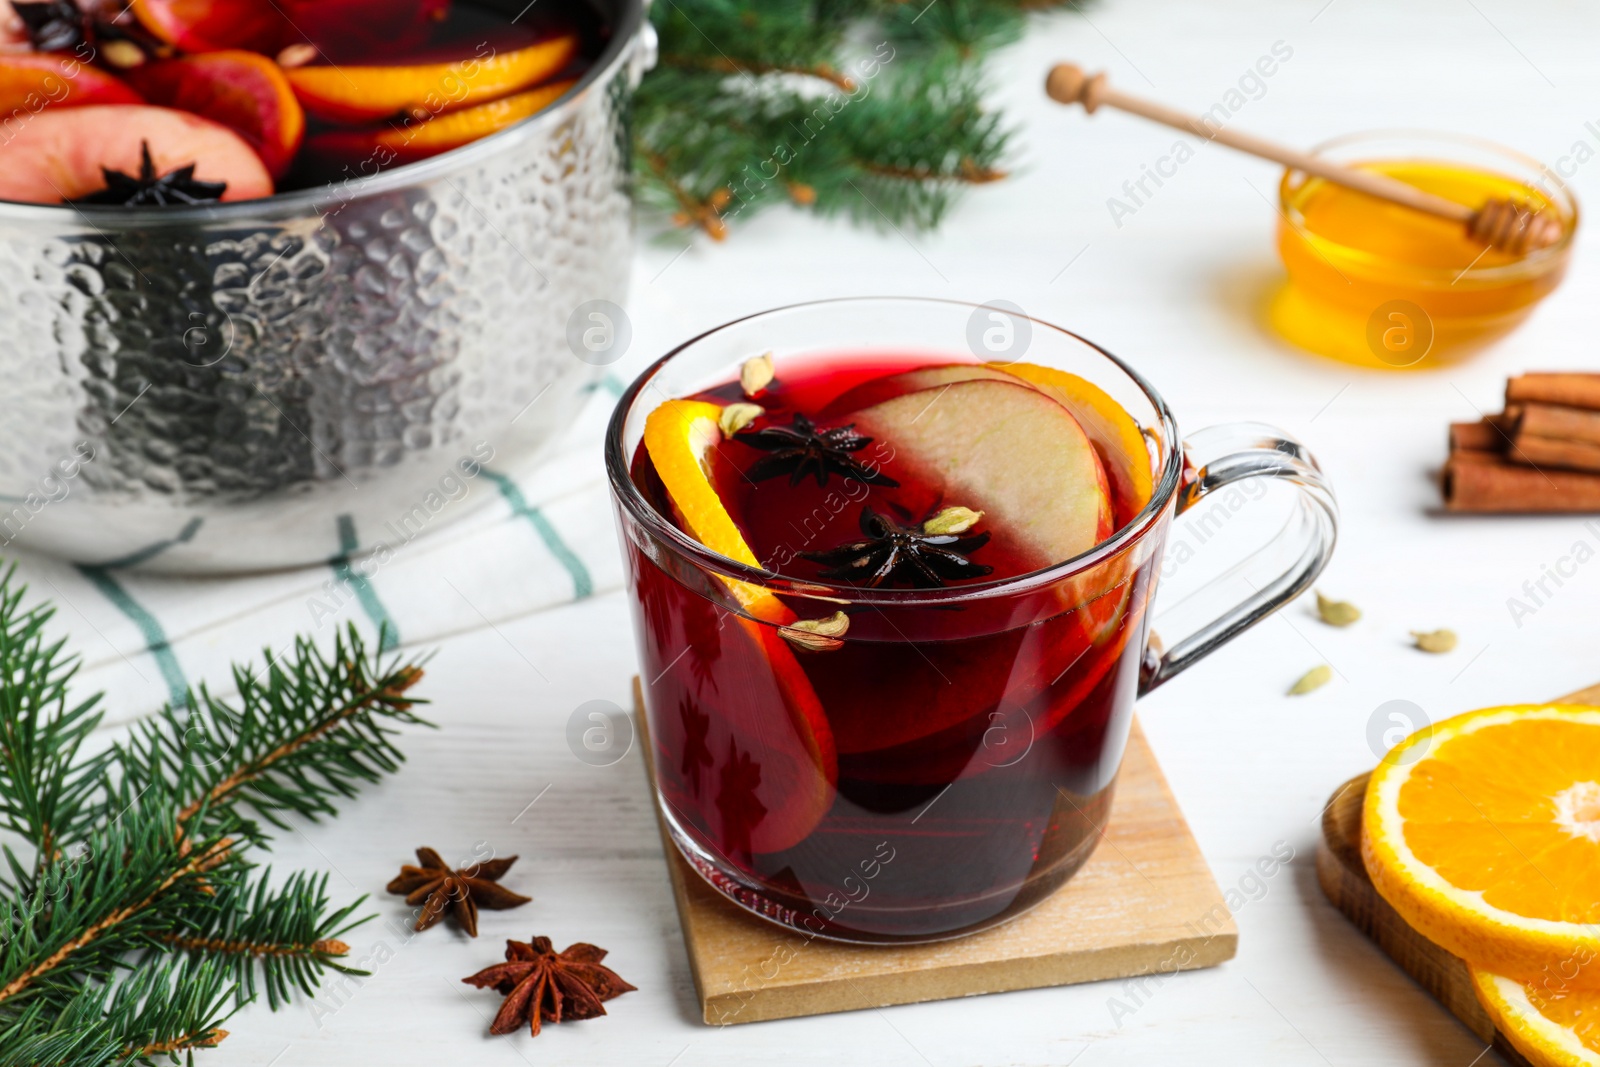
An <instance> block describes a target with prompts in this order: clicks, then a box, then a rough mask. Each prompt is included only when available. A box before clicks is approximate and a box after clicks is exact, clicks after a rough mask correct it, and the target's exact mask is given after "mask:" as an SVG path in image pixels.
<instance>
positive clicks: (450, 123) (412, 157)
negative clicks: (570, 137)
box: [308, 81, 573, 173]
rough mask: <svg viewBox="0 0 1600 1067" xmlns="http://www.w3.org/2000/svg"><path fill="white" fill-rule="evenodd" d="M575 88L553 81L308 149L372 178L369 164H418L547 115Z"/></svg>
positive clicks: (341, 133)
mask: <svg viewBox="0 0 1600 1067" xmlns="http://www.w3.org/2000/svg"><path fill="white" fill-rule="evenodd" d="M572 86H573V83H572V82H571V81H562V82H552V83H551V84H549V85H544V86H540V87H539V88H537V89H530V90H528V91H527V92H525V93H517V94H516V95H514V96H508V97H505V98H504V99H502V100H491V101H490V102H489V103H487V104H479V105H478V106H477V107H469V108H466V109H464V110H462V111H452V112H450V113H448V114H445V115H440V116H439V117H438V118H432V119H427V120H425V121H423V122H417V123H412V124H410V125H401V126H373V127H368V128H366V129H360V130H331V131H329V132H328V133H323V134H318V135H317V136H315V137H313V138H311V140H310V142H309V145H308V146H309V148H310V150H311V152H312V153H313V154H314V155H316V156H317V157H319V158H321V159H323V160H327V161H331V162H335V163H340V162H342V163H345V164H359V165H360V166H361V170H362V173H371V171H372V169H374V168H372V167H369V166H368V164H367V163H366V161H369V160H370V161H371V162H372V163H373V164H376V168H375V169H382V168H383V167H387V166H394V165H396V164H401V163H412V162H415V161H416V160H419V159H426V158H428V157H429V156H436V155H438V154H439V153H440V152H448V151H450V150H451V149H452V148H460V147H461V146H462V145H464V144H470V143H471V142H473V141H476V140H477V139H478V138H480V137H487V136H488V135H489V134H491V133H498V132H500V131H501V130H503V129H505V128H506V127H507V126H510V125H513V124H514V123H518V122H521V121H522V120H523V119H526V118H530V117H532V116H533V115H536V114H538V113H539V112H540V111H543V110H544V109H545V108H546V107H548V106H549V105H550V104H553V103H554V102H555V101H556V100H557V99H558V98H559V97H560V96H561V95H562V94H563V93H565V92H566V91H567V90H568V89H570V88H572Z"/></svg>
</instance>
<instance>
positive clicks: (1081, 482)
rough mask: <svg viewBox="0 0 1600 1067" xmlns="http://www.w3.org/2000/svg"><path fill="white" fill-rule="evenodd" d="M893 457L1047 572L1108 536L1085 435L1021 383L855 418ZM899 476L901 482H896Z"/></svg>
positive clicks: (928, 395) (985, 383)
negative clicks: (979, 515)
mask: <svg viewBox="0 0 1600 1067" xmlns="http://www.w3.org/2000/svg"><path fill="white" fill-rule="evenodd" d="M853 419H854V421H855V426H856V430H857V432H858V433H862V434H865V435H867V436H868V437H872V438H875V439H878V440H881V441H885V442H887V443H888V444H889V446H890V447H892V448H893V449H894V460H893V462H892V464H891V467H893V468H898V469H904V470H906V471H908V472H910V473H911V475H912V476H913V477H915V478H916V479H918V480H919V481H925V482H927V483H928V484H933V485H939V486H942V487H943V490H944V499H945V500H946V501H947V502H948V503H951V504H960V505H961V506H963V507H969V508H975V509H977V510H980V511H983V512H984V513H985V515H986V518H985V520H984V528H985V529H987V530H991V531H994V532H995V535H996V536H997V537H1004V538H1006V540H1007V542H1008V543H1009V544H1011V545H1013V546H1015V547H1016V548H1017V549H1018V550H1019V551H1021V552H1022V553H1024V554H1025V555H1027V556H1029V557H1031V558H1032V561H1033V563H1034V565H1035V566H1037V567H1048V566H1051V565H1053V564H1057V563H1062V562H1064V561H1066V560H1069V559H1072V558H1073V557H1075V556H1078V555H1081V554H1082V553H1084V552H1087V551H1088V550H1089V549H1091V548H1093V547H1094V546H1095V545H1097V544H1099V543H1100V542H1101V541H1103V540H1105V538H1107V537H1109V536H1110V535H1111V531H1112V528H1113V527H1112V507H1111V494H1110V490H1109V486H1108V483H1107V480H1106V472H1105V468H1104V466H1102V465H1101V462H1100V457H1099V455H1098V454H1097V453H1096V452H1095V449H1094V446H1093V445H1092V444H1091V443H1090V441H1089V438H1088V436H1087V435H1086V434H1085V433H1084V432H1083V428H1082V427H1081V426H1079V425H1078V422H1077V420H1076V419H1074V418H1073V417H1072V415H1071V414H1070V413H1069V412H1068V411H1067V410H1066V409H1065V408H1063V407H1062V406H1061V405H1060V404H1058V403H1056V402H1055V401H1054V400H1052V399H1050V398H1049V397H1047V396H1045V395H1044V394H1043V393H1040V392H1038V391H1037V390H1034V389H1032V388H1030V387H1029V386H1026V385H1023V384H1021V383H1013V382H1004V381H992V380H981V379H980V380H967V381H958V382H955V383H953V384H949V385H941V386H938V387H936V388H931V389H923V390H920V391H918V392H913V393H906V394H903V395H901V396H898V397H896V398H894V399H893V400H888V401H885V402H883V403H881V404H877V405H874V406H872V407H868V408H863V409H862V410H860V411H858V412H856V413H855V415H854V416H853ZM897 477H898V475H897Z"/></svg>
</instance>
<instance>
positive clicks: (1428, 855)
mask: <svg viewBox="0 0 1600 1067" xmlns="http://www.w3.org/2000/svg"><path fill="white" fill-rule="evenodd" d="M1361 852H1362V858H1363V859H1364V860H1365V863H1366V868H1367V873H1368V874H1370V875H1371V876H1372V881H1373V884H1374V885H1375V886H1376V887H1377V890H1378V892H1379V893H1380V894H1382V896H1383V898H1384V899H1385V900H1387V901H1388V902H1389V903H1390V904H1392V905H1393V906H1394V908H1395V910H1396V911H1398V912H1399V913H1400V915H1401V916H1402V917H1403V918H1404V919H1405V920H1406V921H1407V922H1408V923H1410V924H1411V925H1412V926H1413V927H1415V928H1416V929H1417V930H1418V931H1420V932H1421V933H1423V934H1424V935H1426V936H1427V937H1428V938H1430V939H1431V940H1433V941H1434V942H1435V943H1437V944H1439V945H1441V946H1443V947H1444V948H1446V949H1448V950H1449V951H1451V952H1453V953H1455V954H1456V955H1457V956H1461V957H1462V958H1464V959H1466V960H1468V961H1470V962H1472V963H1474V964H1476V965H1477V966H1479V967H1482V968H1484V969H1485V970H1487V971H1489V972H1491V973H1493V974H1497V975H1503V976H1505V977H1507V978H1510V979H1514V980H1516V981H1521V982H1540V981H1543V980H1544V979H1545V978H1546V977H1548V974H1549V971H1550V968H1551V967H1553V966H1559V965H1560V964H1561V962H1562V961H1570V960H1586V961H1588V960H1594V959H1596V958H1597V957H1600V708H1595V707H1580V706H1577V705H1570V704H1551V705H1523V706H1515V707H1503V708H1487V709H1484V710H1482V711H1472V712H1468V713H1466V714H1465V715H1458V716H1456V717H1455V718H1452V719H1447V720H1446V721H1444V722H1442V723H1439V724H1438V725H1436V726H1433V727H1431V728H1424V729H1422V730H1419V731H1418V732H1417V733H1415V734H1413V735H1412V736H1411V737H1409V738H1407V739H1406V740H1405V741H1403V742H1401V743H1400V744H1399V745H1397V746H1395V748H1394V749H1393V750H1392V751H1390V753H1389V754H1388V755H1387V756H1386V757H1384V760H1383V762H1382V763H1381V764H1379V766H1378V769H1377V770H1376V771H1374V772H1373V774H1372V779H1371V782H1370V784H1369V785H1368V787H1367V796H1366V804H1365V808H1364V813H1363V821H1362V828H1361ZM1564 982H1565V984H1566V986H1567V987H1568V988H1600V966H1589V967H1581V968H1578V969H1577V973H1576V974H1574V975H1573V976H1572V977H1571V978H1570V979H1564Z"/></svg>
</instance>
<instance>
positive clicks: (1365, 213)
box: [1268, 133, 1578, 368]
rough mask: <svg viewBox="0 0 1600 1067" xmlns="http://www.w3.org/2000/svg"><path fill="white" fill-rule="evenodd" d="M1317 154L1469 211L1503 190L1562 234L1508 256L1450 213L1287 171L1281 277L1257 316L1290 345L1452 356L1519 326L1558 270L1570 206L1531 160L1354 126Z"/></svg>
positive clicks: (1573, 218) (1408, 362) (1383, 361)
mask: <svg viewBox="0 0 1600 1067" xmlns="http://www.w3.org/2000/svg"><path fill="white" fill-rule="evenodd" d="M1316 151H1317V153H1318V154H1320V155H1326V156H1329V157H1331V158H1334V159H1336V160H1338V161H1339V162H1341V163H1344V164H1346V165H1350V166H1356V167H1360V168H1363V169H1367V170H1373V171H1377V172H1380V173H1383V174H1386V175H1388V176H1390V177H1393V178H1398V179H1399V180H1401V181H1403V182H1406V183H1407V184H1409V185H1414V186H1416V187H1418V188H1420V189H1423V190H1426V191H1427V192H1430V193H1434V194H1436V195H1438V196H1442V197H1445V198H1446V199H1449V200H1454V201H1456V202H1457V203H1462V204H1467V205H1469V206H1472V207H1479V206H1481V205H1482V204H1484V203H1485V202H1487V201H1488V200H1490V199H1509V200H1512V201H1514V202H1516V203H1520V204H1525V205H1527V206H1529V207H1533V208H1537V209H1538V210H1540V211H1548V212H1554V213H1555V214H1556V216H1557V217H1558V218H1560V219H1561V221H1562V227H1563V233H1562V237H1561V240H1560V241H1558V242H1557V243H1556V244H1554V245H1552V246H1551V247H1549V248H1544V249H1539V250H1537V251H1535V252H1532V253H1529V254H1527V255H1523V256H1516V255H1511V254H1509V253H1506V252H1502V251H1499V250H1496V249H1494V248H1488V247H1486V246H1485V245H1484V244H1483V243H1482V242H1480V241H1478V240H1476V239H1474V238H1472V237H1470V236H1469V235H1468V234H1467V232H1466V229H1465V227H1463V226H1462V225H1461V224H1460V223H1457V222H1452V221H1450V220H1447V219H1441V218H1436V217H1434V216H1432V215H1426V214H1423V213H1422V212H1419V211H1414V210H1411V209H1409V208H1405V207H1401V206H1399V205H1397V204H1391V203H1388V202H1387V201H1383V200H1378V199H1376V198H1374V197H1370V196H1367V195H1365V194H1363V193H1358V192H1355V191H1353V190H1350V189H1345V188H1343V187H1341V186H1338V185H1335V184H1333V183H1332V182H1329V181H1326V180H1325V179H1322V178H1318V177H1314V176H1311V175H1307V174H1305V173H1303V172H1300V171H1295V170H1291V171H1288V172H1287V173H1285V174H1284V176H1283V179H1282V181H1281V183H1280V185H1279V199H1280V207H1281V212H1280V217H1279V223H1278V252H1279V254H1280V255H1281V256H1282V258H1283V263H1284V266H1285V268H1287V270H1288V280H1287V282H1286V283H1285V284H1284V285H1283V286H1282V287H1281V289H1280V290H1279V291H1278V293H1277V294H1276V295H1275V296H1274V298H1273V300H1272V303H1271V306H1270V308H1269V312H1268V317H1269V320H1270V323H1271V326H1272V327H1273V329H1274V330H1275V331H1276V332H1277V333H1278V334H1279V335H1280V336H1282V337H1284V338H1286V339H1287V340H1289V341H1291V342H1293V343H1294V344H1296V345H1297V346H1299V347H1301V348H1304V349H1306V350H1308V351H1311V352H1315V353H1318V354H1320V355H1324V356H1329V357H1332V358H1335V359H1340V360H1345V361H1347V362H1351V363H1357V364H1361V365H1365V366H1372V367H1384V368H1427V367H1429V366H1439V365H1444V364H1447V363H1452V362H1455V361H1458V360H1460V359H1462V358H1464V357H1466V356H1468V355H1470V354H1471V353H1472V352H1474V351H1476V350H1477V349H1478V348H1480V347H1482V346H1483V345H1484V344H1487V343H1488V342H1490V341H1493V340H1494V339H1496V338H1498V337H1500V336H1502V335H1504V334H1505V333H1506V332H1507V331H1508V330H1510V329H1512V328H1513V327H1515V326H1516V325H1517V324H1519V323H1520V322H1521V321H1522V320H1523V319H1524V318H1526V317H1527V315H1528V314H1529V313H1530V312H1531V311H1532V310H1533V308H1534V307H1535V306H1536V305H1537V304H1538V303H1539V301H1540V300H1542V299H1543V298H1544V297H1545V296H1546V295H1547V294H1549V293H1550V291H1551V290H1553V289H1554V288H1555V287H1556V286H1557V285H1558V284H1560V281H1561V278H1562V276H1563V275H1564V274H1565V273H1566V268H1567V260H1568V257H1569V253H1570V250H1571V245H1572V235H1573V233H1574V231H1575V230H1576V228H1577V224H1578V206H1577V202H1576V200H1575V199H1574V198H1573V197H1572V195H1571V193H1570V191H1568V190H1567V189H1566V188H1565V186H1564V185H1562V184H1561V183H1560V179H1559V178H1558V177H1556V175H1555V174H1554V173H1553V172H1551V171H1550V170H1549V169H1548V168H1545V167H1543V166H1541V165H1540V164H1539V163H1537V162H1536V161H1534V160H1532V159H1529V158H1527V157H1525V156H1522V155H1519V154H1517V153H1515V152H1512V151H1510V150H1508V149H1505V148H1501V147H1500V146H1498V145H1494V144H1491V143H1489V142H1486V141H1479V140H1475V139H1471V138H1458V137H1452V136H1449V135H1443V134H1420V133H1381V134H1356V135H1352V136H1349V137H1344V138H1340V139H1338V140H1336V141H1331V142H1328V143H1327V144H1325V145H1322V146H1320V147H1319V148H1317V149H1316Z"/></svg>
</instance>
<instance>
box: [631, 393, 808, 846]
mask: <svg viewBox="0 0 1600 1067" xmlns="http://www.w3.org/2000/svg"><path fill="white" fill-rule="evenodd" d="M721 414H722V409H721V408H720V407H718V406H717V405H716V404H708V403H705V402H703V401H699V400H669V401H667V402H666V403H664V404H662V405H661V406H660V407H658V408H656V409H655V410H654V411H652V412H651V413H650V415H649V416H648V417H647V418H646V419H645V424H644V447H645V451H646V452H647V453H648V454H649V456H650V462H651V464H652V465H653V466H654V467H655V469H656V474H657V475H658V476H659V477H660V478H661V484H662V485H663V486H664V487H665V488H666V490H667V496H668V497H669V498H670V501H671V504H672V509H673V511H674V512H675V513H676V518H677V520H678V522H679V524H680V525H681V526H682V527H683V529H684V530H686V531H687V532H688V533H689V534H690V535H692V536H693V537H694V538H695V540H697V541H699V542H700V543H701V544H703V545H705V546H706V547H707V548H709V549H711V550H712V551H713V552H716V553H718V554H720V555H723V556H726V557H728V558H729V559H731V560H736V561H738V562H740V563H744V564H747V565H749V566H751V567H760V566H761V565H762V564H761V562H760V561H759V560H758V559H757V558H756V554H755V553H754V552H753V551H751V549H750V546H749V544H748V543H747V542H746V541H745V539H744V534H743V533H742V532H741V531H740V529H739V526H738V524H737V523H736V522H734V520H733V516H731V515H729V514H728V509H727V508H726V507H724V506H723V504H722V498H721V497H719V496H718V495H717V491H716V488H715V486H714V485H713V484H712V481H711V476H710V473H709V456H710V454H711V451H712V450H713V449H715V448H716V447H718V446H719V445H720V444H721V443H722V440H723V437H722V430H721V428H720V427H719V426H718V422H717V420H718V418H719V417H720V416H721ZM718 578H719V579H720V580H721V582H722V583H723V584H724V585H726V586H727V587H728V589H729V591H730V592H732V594H733V596H734V599H735V600H736V601H738V603H739V606H740V607H741V608H742V609H744V611H745V612H747V613H748V614H749V615H750V616H752V617H750V618H746V617H745V616H744V615H739V614H732V619H733V621H734V622H735V623H736V624H737V632H738V633H741V634H743V635H744V637H745V639H746V640H747V644H746V646H745V647H744V648H743V649H741V650H740V652H739V655H741V656H743V657H747V658H746V659H744V660H742V661H741V662H740V663H739V664H736V665H735V666H736V667H737V666H745V665H753V664H755V663H758V662H762V661H764V662H765V663H766V664H767V665H768V667H769V668H770V670H771V674H770V677H761V674H762V672H761V671H760V670H759V669H756V670H754V671H750V672H746V673H747V674H748V675H749V678H748V679H747V681H746V682H744V683H743V685H742V687H741V694H742V695H733V694H730V695H732V696H736V698H735V699H728V700H724V701H720V702H718V704H717V705H716V708H715V713H716V714H717V715H718V717H719V718H720V719H721V720H723V721H724V722H725V725H726V727H727V729H728V732H729V734H730V737H731V739H732V741H733V742H734V743H736V744H737V745H738V746H740V747H741V748H747V749H749V750H751V751H753V752H754V753H755V757H756V759H757V764H758V766H759V768H760V771H761V773H760V775H759V781H758V783H757V785H756V786H755V791H756V796H757V799H759V800H760V802H761V805H762V807H763V808H764V809H765V814H764V815H762V816H761V818H760V819H759V821H757V822H756V823H755V824H754V825H753V827H750V828H749V829H748V832H749V838H750V843H751V844H750V847H751V849H752V850H753V851H755V852H777V851H781V850H783V849H786V848H791V847H793V846H794V845H796V844H799V843H800V842H801V841H802V840H804V839H805V837H806V835H807V834H809V833H810V832H811V831H812V830H813V829H815V828H816V825H817V823H818V822H820V821H821V820H822V817H823V816H824V815H826V814H827V813H828V809H829V808H830V807H831V806H832V805H833V799H834V795H835V792H836V787H837V783H838V781H839V756H838V749H837V746H836V745H835V743H834V737H833V729H832V727H831V726H830V725H829V723H828V717H827V715H826V714H825V713H824V711H823V708H822V701H821V700H819V699H818V698H817V692H816V689H815V688H813V686H812V684H811V679H810V678H809V677H808V676H807V675H806V672H805V670H804V668H802V667H801V665H800V662H799V660H798V659H797V658H796V656H795V651H794V649H793V648H792V647H790V645H789V643H788V641H787V640H785V639H784V637H783V632H782V630H781V629H780V628H781V627H783V626H786V625H788V624H790V623H792V622H794V621H795V620H796V618H797V616H796V615H795V613H794V612H793V611H791V610H790V609H789V607H788V606H787V605H786V604H784V603H783V601H781V600H779V599H778V598H777V597H776V596H774V595H773V594H772V593H770V592H768V591H767V590H766V589H764V588H762V587H761V586H759V585H753V584H751V583H749V582H741V581H738V580H736V579H732V578H724V577H722V576H721V575H719V576H718ZM727 654H728V652H727V651H725V652H724V655H727ZM811 654H813V655H828V653H827V652H819V653H811ZM771 686H775V687H776V689H777V693H778V695H779V698H780V699H781V700H782V701H783V703H784V705H785V707H786V708H787V709H788V711H789V722H788V723H787V724H782V723H775V722H772V721H770V718H771V717H770V716H769V715H767V713H766V708H767V707H769V706H770V705H769V704H768V702H767V701H766V700H764V699H762V698H761V697H762V695H763V694H764V693H765V692H766V691H767V690H768V688H769V687H771ZM752 741H758V742H759V743H756V744H752ZM712 756H713V759H714V760H716V761H721V760H722V759H723V758H724V756H723V753H722V751H721V750H720V749H714V750H713V752H712ZM748 756H749V752H746V753H745V754H744V755H743V756H740V755H739V754H738V753H737V752H736V751H735V749H734V747H733V746H732V745H730V747H729V748H728V750H727V756H726V758H727V759H728V760H735V759H748ZM720 766H721V764H720V763H717V764H715V765H714V766H713V767H712V770H713V771H714V772H716V771H718V770H719V768H720Z"/></svg>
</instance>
